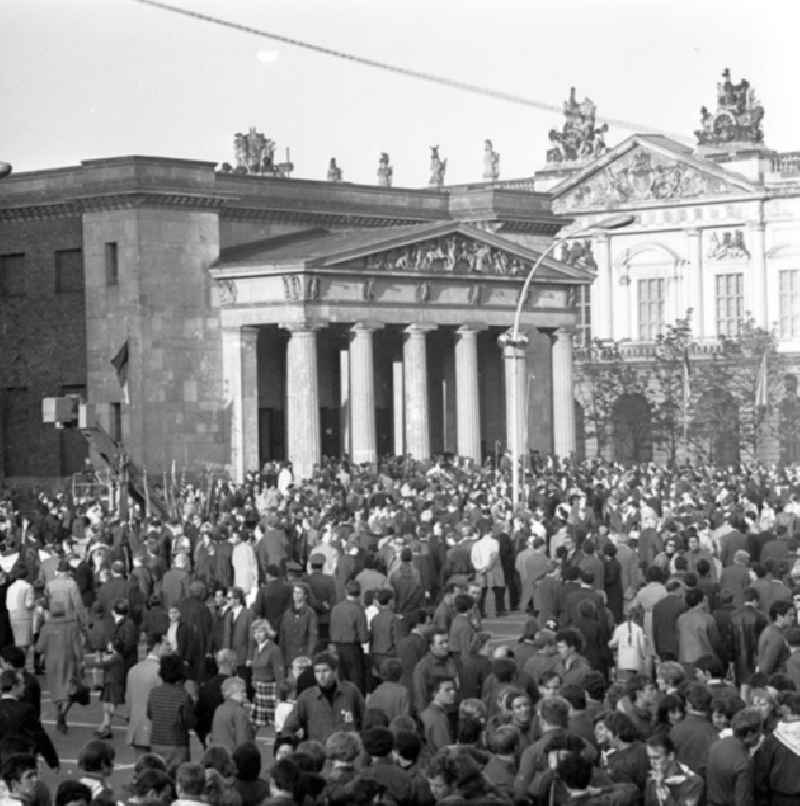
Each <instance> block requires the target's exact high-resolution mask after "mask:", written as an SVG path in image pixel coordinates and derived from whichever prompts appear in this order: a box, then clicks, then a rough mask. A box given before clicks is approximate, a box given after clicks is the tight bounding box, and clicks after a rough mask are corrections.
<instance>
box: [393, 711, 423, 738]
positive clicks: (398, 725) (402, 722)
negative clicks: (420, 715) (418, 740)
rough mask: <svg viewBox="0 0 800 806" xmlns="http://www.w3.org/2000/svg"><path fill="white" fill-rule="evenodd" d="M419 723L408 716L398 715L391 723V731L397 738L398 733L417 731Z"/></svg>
mask: <svg viewBox="0 0 800 806" xmlns="http://www.w3.org/2000/svg"><path fill="white" fill-rule="evenodd" d="M416 729H417V723H416V722H415V721H414V720H413V719H412V718H411V717H410V716H408V715H407V714H398V715H397V716H396V717H394V719H392V721H391V722H390V723H389V730H390V731H391V732H392V733H394V735H395V736H397V734H398V733H401V732H406V731H415V730H416Z"/></svg>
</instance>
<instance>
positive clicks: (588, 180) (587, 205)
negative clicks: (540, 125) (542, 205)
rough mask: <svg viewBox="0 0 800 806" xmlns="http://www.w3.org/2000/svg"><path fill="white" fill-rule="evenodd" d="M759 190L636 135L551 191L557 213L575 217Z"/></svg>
mask: <svg viewBox="0 0 800 806" xmlns="http://www.w3.org/2000/svg"><path fill="white" fill-rule="evenodd" d="M758 190H759V186H758V185H756V184H754V183H753V182H751V181H750V180H748V179H746V178H745V177H743V176H741V175H740V174H737V173H734V172H733V171H727V170H725V169H724V168H721V167H720V166H719V165H717V164H716V163H715V162H712V161H711V160H707V159H703V158H702V157H698V156H697V155H696V154H695V153H694V152H693V151H692V149H690V148H688V147H687V146H684V145H682V144H681V143H678V142H676V141H674V140H671V139H669V138H668V137H663V136H659V135H641V134H635V135H632V136H631V137H629V138H627V139H626V140H623V142H621V143H620V144H619V145H618V146H616V147H615V148H613V149H611V150H610V151H608V152H607V153H605V154H603V155H602V156H601V157H598V159H596V160H594V161H593V162H591V163H589V164H588V165H587V166H586V167H585V168H583V169H581V170H580V171H578V172H576V173H574V174H573V175H572V176H570V177H568V178H567V179H565V180H564V181H563V182H561V183H560V184H558V185H556V187H554V188H553V190H552V194H553V210H554V212H556V213H575V212H579V211H584V210H586V211H589V210H612V209H613V210H618V209H620V208H623V209H624V208H635V207H640V206H648V207H649V206H656V205H659V204H669V203H673V202H675V201H681V200H689V199H699V198H704V197H714V196H721V195H727V194H737V195H741V194H742V193H752V192H755V191H758Z"/></svg>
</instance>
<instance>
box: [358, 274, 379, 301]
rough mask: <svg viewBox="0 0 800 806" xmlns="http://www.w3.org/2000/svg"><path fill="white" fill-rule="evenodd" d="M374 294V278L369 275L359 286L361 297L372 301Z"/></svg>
mask: <svg viewBox="0 0 800 806" xmlns="http://www.w3.org/2000/svg"><path fill="white" fill-rule="evenodd" d="M375 296H376V295H375V278H374V277H369V278H368V279H366V280H365V281H364V283H363V284H362V286H361V298H362V299H363V300H364V302H374V300H375Z"/></svg>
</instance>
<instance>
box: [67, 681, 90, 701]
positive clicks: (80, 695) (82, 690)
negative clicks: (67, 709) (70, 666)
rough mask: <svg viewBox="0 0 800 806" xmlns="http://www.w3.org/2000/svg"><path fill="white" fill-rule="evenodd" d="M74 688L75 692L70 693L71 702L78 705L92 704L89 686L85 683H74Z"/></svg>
mask: <svg viewBox="0 0 800 806" xmlns="http://www.w3.org/2000/svg"><path fill="white" fill-rule="evenodd" d="M72 688H73V689H75V690H74V691H72V692H71V693H70V695H69V701H70V702H71V703H77V704H78V705H89V703H90V702H91V692H90V690H89V686H86V685H84V684H83V683H73V684H72Z"/></svg>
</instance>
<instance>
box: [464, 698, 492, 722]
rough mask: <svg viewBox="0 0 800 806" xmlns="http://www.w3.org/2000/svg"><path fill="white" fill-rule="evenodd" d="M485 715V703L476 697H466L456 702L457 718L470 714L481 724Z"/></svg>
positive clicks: (484, 720)
mask: <svg viewBox="0 0 800 806" xmlns="http://www.w3.org/2000/svg"><path fill="white" fill-rule="evenodd" d="M486 715H487V708H486V703H485V702H484V701H483V700H479V699H477V698H476V697H467V698H466V699H464V700H461V702H460V703H459V704H458V718H459V720H460V719H462V718H463V717H465V716H471V717H473V718H474V719H476V720H477V721H478V722H480V723H481V724H485V722H486Z"/></svg>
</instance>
